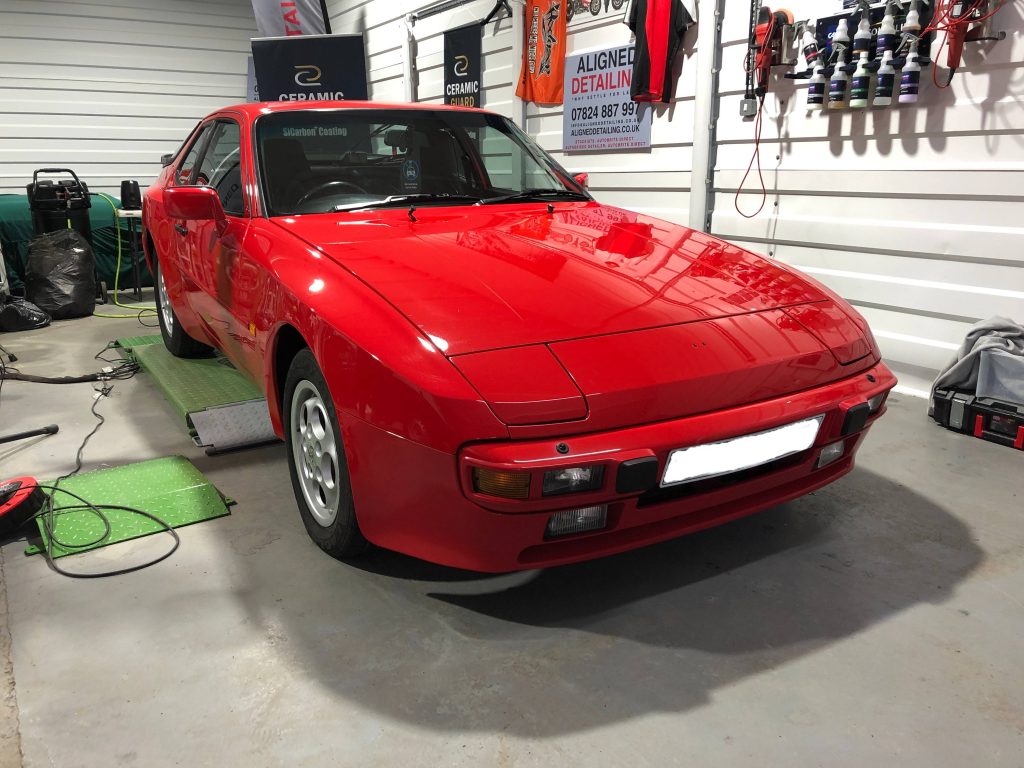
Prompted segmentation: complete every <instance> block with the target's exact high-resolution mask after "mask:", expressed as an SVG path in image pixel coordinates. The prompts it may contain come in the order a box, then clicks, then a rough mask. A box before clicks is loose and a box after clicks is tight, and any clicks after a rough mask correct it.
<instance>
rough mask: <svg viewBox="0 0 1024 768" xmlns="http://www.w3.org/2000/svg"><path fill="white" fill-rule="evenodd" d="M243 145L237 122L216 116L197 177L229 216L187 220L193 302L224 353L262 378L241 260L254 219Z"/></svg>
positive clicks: (248, 288)
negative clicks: (194, 290) (247, 192)
mask: <svg viewBox="0 0 1024 768" xmlns="http://www.w3.org/2000/svg"><path fill="white" fill-rule="evenodd" d="M243 150H244V148H243V147H242V144H241V131H240V126H239V123H238V122H237V121H235V120H234V119H232V118H227V117H223V118H218V119H217V120H216V123H215V124H214V127H213V131H212V133H211V135H210V141H209V143H208V145H207V147H206V151H205V152H204V153H203V159H202V163H201V165H200V169H199V173H198V181H199V183H201V184H205V185H206V186H209V187H212V188H213V189H214V190H216V192H217V195H218V197H219V198H220V201H221V205H222V206H223V208H224V214H225V220H224V221H220V222H218V221H194V222H190V223H189V239H190V240H191V241H192V244H193V260H192V270H193V274H194V276H195V279H196V281H197V282H198V284H199V288H200V290H199V292H198V293H197V295H196V298H195V301H194V302H193V307H194V309H195V311H196V313H197V314H198V315H199V316H200V317H201V319H202V321H203V322H204V323H205V324H206V325H207V326H208V328H209V329H210V331H211V332H212V333H213V335H214V336H215V337H216V338H217V340H218V346H219V347H220V348H221V350H223V351H224V354H226V355H227V356H228V357H229V358H230V359H231V361H232V362H233V363H234V364H235V365H236V366H238V367H239V368H241V369H243V370H245V371H246V372H248V373H249V374H250V375H251V376H253V377H256V378H258V377H259V376H260V375H261V366H260V363H259V355H258V352H257V349H256V339H255V335H254V334H253V333H252V331H251V329H250V327H249V323H248V319H247V318H248V317H249V315H250V312H249V307H250V306H251V304H252V301H253V297H252V296H251V295H249V294H251V293H252V290H253V287H254V286H253V285H250V283H253V282H254V281H253V280H252V279H251V278H252V276H251V275H249V276H247V273H246V270H245V269H244V268H242V266H241V265H242V263H243V259H242V243H243V241H244V239H245V233H246V230H247V229H248V227H249V223H250V212H249V210H248V208H247V206H246V199H245V164H244V162H243V160H244V159H245V158H244V156H243Z"/></svg>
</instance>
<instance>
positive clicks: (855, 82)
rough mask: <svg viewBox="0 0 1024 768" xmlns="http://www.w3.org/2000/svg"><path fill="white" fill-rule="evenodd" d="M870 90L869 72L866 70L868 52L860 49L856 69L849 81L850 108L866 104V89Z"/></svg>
mask: <svg viewBox="0 0 1024 768" xmlns="http://www.w3.org/2000/svg"><path fill="white" fill-rule="evenodd" d="M869 90H871V72H869V71H868V52H867V51H861V54H860V61H858V62H857V69H855V70H854V71H853V79H852V80H851V81H850V109H864V108H865V107H866V106H867V105H868V91H869Z"/></svg>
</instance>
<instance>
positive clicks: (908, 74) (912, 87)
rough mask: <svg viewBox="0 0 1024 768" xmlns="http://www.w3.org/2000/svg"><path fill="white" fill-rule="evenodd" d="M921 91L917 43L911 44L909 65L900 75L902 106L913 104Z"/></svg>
mask: <svg viewBox="0 0 1024 768" xmlns="http://www.w3.org/2000/svg"><path fill="white" fill-rule="evenodd" d="M920 90H921V65H920V64H918V63H917V43H911V44H910V53H908V54H907V63H906V64H904V65H903V72H902V73H901V74H900V104H913V103H914V102H915V101H917V94H918V91H920Z"/></svg>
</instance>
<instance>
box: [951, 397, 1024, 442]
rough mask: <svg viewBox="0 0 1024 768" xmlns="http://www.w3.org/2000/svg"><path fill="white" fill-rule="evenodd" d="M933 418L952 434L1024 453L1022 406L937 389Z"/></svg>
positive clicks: (1023, 414) (1023, 415) (1023, 406)
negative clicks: (959, 434)
mask: <svg viewBox="0 0 1024 768" xmlns="http://www.w3.org/2000/svg"><path fill="white" fill-rule="evenodd" d="M932 418H933V419H935V420H936V421H937V422H939V424H941V425H942V426H944V427H946V428H947V429H951V430H953V431H954V432H963V433H964V434H967V435H974V436H975V437H980V438H981V439H982V440H988V441H989V442H993V443H998V444H999V445H1006V446H1009V447H1010V448H1016V449H1017V450H1024V405H1021V404H1019V403H1007V402H1003V401H1000V400H995V399H993V398H991V397H976V396H975V395H972V394H969V393H967V392H958V391H956V390H954V389H937V390H935V396H934V397H933V398H932Z"/></svg>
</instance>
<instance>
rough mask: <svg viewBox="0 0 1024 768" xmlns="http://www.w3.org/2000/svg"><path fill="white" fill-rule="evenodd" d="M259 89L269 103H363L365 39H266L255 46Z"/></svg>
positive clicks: (330, 36)
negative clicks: (341, 101) (354, 101)
mask: <svg viewBox="0 0 1024 768" xmlns="http://www.w3.org/2000/svg"><path fill="white" fill-rule="evenodd" d="M252 57H253V63H254V64H255V67H256V86H257V89H258V90H259V94H260V99H261V100H263V101H332V100H335V99H348V100H350V101H351V100H356V101H363V100H366V99H367V97H368V92H367V88H366V54H365V52H364V50H363V36H362V35H303V36H296V37H266V38H259V39H255V40H253V41H252Z"/></svg>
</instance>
